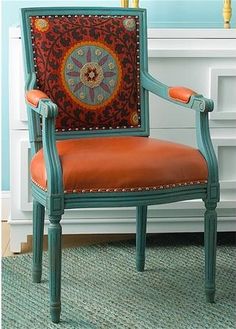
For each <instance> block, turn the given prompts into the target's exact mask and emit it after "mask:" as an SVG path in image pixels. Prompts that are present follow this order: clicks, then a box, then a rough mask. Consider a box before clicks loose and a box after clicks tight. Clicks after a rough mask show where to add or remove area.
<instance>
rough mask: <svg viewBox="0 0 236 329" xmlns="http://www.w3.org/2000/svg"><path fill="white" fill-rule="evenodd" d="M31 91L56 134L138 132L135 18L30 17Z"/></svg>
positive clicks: (138, 81)
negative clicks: (47, 103) (52, 114)
mask: <svg viewBox="0 0 236 329" xmlns="http://www.w3.org/2000/svg"><path fill="white" fill-rule="evenodd" d="M29 19H30V25H31V39H32V49H33V56H34V69H35V73H36V78H37V88H38V89H40V90H41V91H43V92H45V93H46V94H47V95H48V96H49V97H50V98H51V99H52V100H53V101H54V102H55V103H56V104H57V105H58V109H59V114H58V117H57V120H56V130H57V131H59V132H64V131H88V130H90V131H91V130H111V129H112V130H113V129H127V128H140V127H141V117H142V116H141V100H140V97H141V95H140V75H139V74H140V49H139V45H140V42H139V16H134V15H131V16H130V15H120V16H119V15H115V16H109V15H42V16H38V15H37V16H30V17H29Z"/></svg>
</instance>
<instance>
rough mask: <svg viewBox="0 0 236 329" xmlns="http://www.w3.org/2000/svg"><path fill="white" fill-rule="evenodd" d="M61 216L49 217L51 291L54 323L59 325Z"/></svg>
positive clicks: (51, 310)
mask: <svg viewBox="0 0 236 329" xmlns="http://www.w3.org/2000/svg"><path fill="white" fill-rule="evenodd" d="M60 220H61V216H49V221H50V224H49V227H48V252H49V290H50V313H51V319H52V322H54V323H58V322H59V321H60V314H61V233H62V230H61V224H60Z"/></svg>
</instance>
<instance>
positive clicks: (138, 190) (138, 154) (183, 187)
mask: <svg viewBox="0 0 236 329" xmlns="http://www.w3.org/2000/svg"><path fill="white" fill-rule="evenodd" d="M21 16H22V32H23V33H22V34H23V43H24V58H25V74H26V79H27V83H26V103H27V111H28V119H29V131H30V143H31V152H32V161H31V178H32V195H33V269H32V271H33V282H40V281H41V274H42V242H43V227H44V213H45V209H46V211H47V213H48V217H49V221H50V224H49V228H48V239H49V288H50V313H51V318H52V321H53V322H55V323H57V322H59V321H60V312H61V301H60V294H61V234H62V230H61V225H60V220H61V217H62V215H63V213H64V210H65V209H72V208H86V207H117V206H135V207H137V232H136V267H137V270H138V271H143V270H144V263H145V241H146V222H147V207H148V205H153V204H165V203H170V202H177V201H181V200H192V199H202V200H203V202H204V203H205V207H206V211H205V291H206V298H207V301H209V302H214V295H215V261H216V221H217V215H216V210H215V209H216V206H217V202H218V201H219V182H218V168H217V160H216V157H215V154H214V150H213V147H212V143H211V138H210V133H209V125H208V112H210V111H212V110H213V102H212V100H210V99H207V98H204V97H203V96H202V95H199V94H197V93H196V92H194V91H192V90H190V89H188V88H183V87H168V86H166V85H164V84H162V83H160V82H159V81H157V80H155V79H154V78H153V77H151V75H149V73H148V63H147V35H146V34H147V27H146V10H145V9H130V8H112V9H108V8H80V7H77V8H76V7H66V8H24V9H22V10H21ZM149 92H152V93H154V94H156V95H157V96H160V97H162V98H164V99H166V100H167V101H169V102H172V103H176V104H179V105H182V106H183V107H187V108H189V109H193V110H195V111H196V136H197V142H198V149H195V148H192V147H189V146H186V145H181V144H177V143H171V142H168V141H162V140H158V139H153V138H150V137H149V118H148V93H149Z"/></svg>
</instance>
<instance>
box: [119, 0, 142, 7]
mask: <svg viewBox="0 0 236 329" xmlns="http://www.w3.org/2000/svg"><path fill="white" fill-rule="evenodd" d="M120 3H121V7H124V8H128V7H129V0H121V2H120ZM131 7H132V8H139V0H132V3H131Z"/></svg>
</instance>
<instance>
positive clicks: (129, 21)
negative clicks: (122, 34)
mask: <svg viewBox="0 0 236 329" xmlns="http://www.w3.org/2000/svg"><path fill="white" fill-rule="evenodd" d="M123 25H124V27H125V28H126V30H128V31H134V30H135V27H136V23H135V20H134V19H133V18H126V19H124V21H123Z"/></svg>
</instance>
